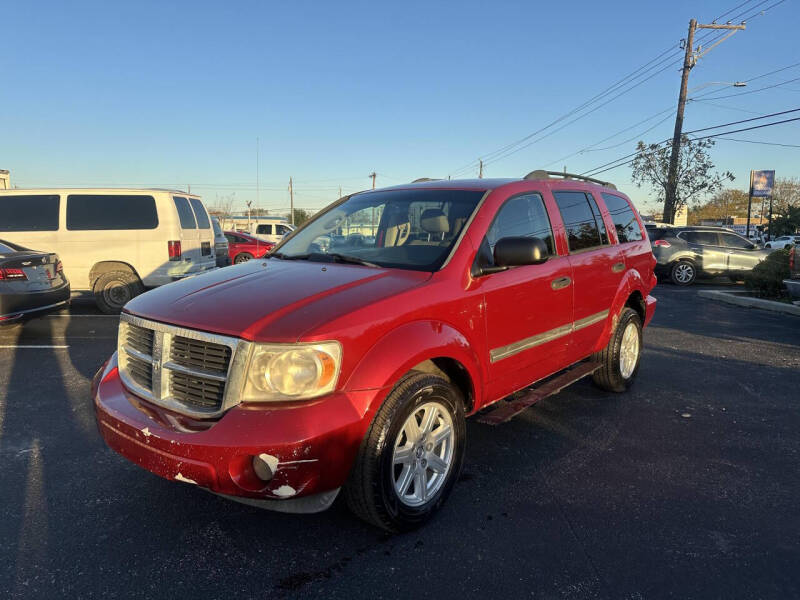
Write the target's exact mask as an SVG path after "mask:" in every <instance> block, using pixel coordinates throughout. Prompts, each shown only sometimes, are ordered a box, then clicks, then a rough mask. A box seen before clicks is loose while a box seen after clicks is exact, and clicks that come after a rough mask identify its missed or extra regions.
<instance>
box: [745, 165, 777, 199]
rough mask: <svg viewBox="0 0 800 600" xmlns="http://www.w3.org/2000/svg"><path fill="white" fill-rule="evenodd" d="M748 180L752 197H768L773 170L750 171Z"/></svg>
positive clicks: (773, 178) (773, 181) (773, 180)
mask: <svg viewBox="0 0 800 600" xmlns="http://www.w3.org/2000/svg"><path fill="white" fill-rule="evenodd" d="M750 182H751V183H750V189H751V190H752V191H751V195H752V196H753V198H768V197H769V196H771V195H772V186H773V184H774V183H775V171H751V172H750Z"/></svg>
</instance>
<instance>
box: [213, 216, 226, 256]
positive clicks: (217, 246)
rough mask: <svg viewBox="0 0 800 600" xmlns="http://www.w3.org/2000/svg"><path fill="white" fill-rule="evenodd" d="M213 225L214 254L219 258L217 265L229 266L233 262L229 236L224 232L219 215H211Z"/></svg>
mask: <svg viewBox="0 0 800 600" xmlns="http://www.w3.org/2000/svg"><path fill="white" fill-rule="evenodd" d="M211 227H212V229H213V230H214V256H215V257H216V259H217V266H218V267H227V266H228V265H229V264H231V257H230V256H229V251H230V247H229V245H228V238H226V237H225V234H224V233H223V232H222V227H220V225H219V219H218V218H217V217H211Z"/></svg>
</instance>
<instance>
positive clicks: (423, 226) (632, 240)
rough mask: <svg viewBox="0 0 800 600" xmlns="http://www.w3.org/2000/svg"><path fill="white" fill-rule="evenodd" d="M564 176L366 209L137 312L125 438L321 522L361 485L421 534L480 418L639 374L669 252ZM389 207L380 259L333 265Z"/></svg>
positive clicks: (120, 426) (627, 211)
mask: <svg viewBox="0 0 800 600" xmlns="http://www.w3.org/2000/svg"><path fill="white" fill-rule="evenodd" d="M550 175H553V177H551V176H550ZM560 175H563V174H561V173H558V174H553V173H546V172H544V171H535V172H533V173H531V174H529V175H528V176H526V177H525V178H523V179H477V180H467V181H428V182H424V183H415V184H408V185H401V186H397V187H393V188H388V189H383V190H370V191H366V192H362V193H358V194H354V195H351V196H349V197H346V198H342V199H341V200H339V201H337V202H335V203H334V204H332V205H330V206H329V207H328V208H326V209H325V210H323V211H322V212H320V213H319V214H317V215H315V216H314V217H313V218H312V219H311V221H309V222H308V223H306V224H304V226H303V227H302V228H301V229H300V230H298V231H297V232H295V234H294V235H292V236H291V237H289V238H287V239H286V240H285V241H284V242H283V243H282V244H280V245H279V246H278V247H276V248H275V250H274V251H273V252H272V253H270V255H269V257H268V259H267V260H266V261H260V260H259V261H250V262H249V263H247V264H245V265H241V266H240V267H239V268H238V269H236V270H230V271H229V270H227V269H224V270H221V271H219V272H218V273H209V274H207V275H202V276H199V277H194V278H192V279H191V280H187V281H182V282H178V283H176V284H174V285H170V286H165V287H163V288H160V289H157V290H153V291H151V292H148V293H146V294H144V295H142V296H140V297H139V298H136V299H135V300H133V301H132V302H130V303H129V304H128V305H127V306H126V307H125V311H124V312H123V315H122V317H121V322H120V330H119V340H118V350H117V352H116V353H114V354H113V356H112V357H111V358H110V359H109V361H108V362H107V363H106V364H105V365H104V366H103V367H102V368H101V369H100V371H99V372H98V374H97V376H96V377H95V378H94V380H93V387H92V394H93V398H94V405H95V409H96V415H97V420H98V425H99V429H100V431H101V433H102V435H103V437H104V439H105V441H106V442H107V444H108V445H109V446H110V447H111V448H113V449H114V450H116V451H117V452H119V453H121V454H122V455H123V456H126V457H127V458H129V459H130V460H132V461H134V462H136V463H137V464H138V465H140V466H142V467H144V468H146V469H149V470H150V471H153V472H154V473H157V474H159V475H161V476H162V477H165V478H167V479H170V480H177V481H182V482H185V483H190V484H193V485H197V486H200V487H202V488H206V489H208V490H211V491H213V492H215V493H217V494H222V495H224V496H227V497H230V498H234V499H237V498H238V499H240V500H242V501H243V502H247V503H251V504H255V505H258V506H263V507H266V508H272V509H275V510H283V511H291V512H316V511H319V510H323V509H325V508H326V507H328V506H330V504H331V503H332V502H333V500H334V499H335V498H336V496H337V494H338V493H339V491H340V489H341V490H342V491H343V493H344V496H345V499H346V500H347V502H348V504H349V505H350V507H351V509H352V510H353V511H354V512H355V513H356V514H357V515H359V516H360V517H362V518H363V519H365V520H367V521H368V522H370V523H373V524H375V525H377V526H379V527H383V528H386V529H389V530H405V529H410V528H413V527H417V526H419V525H421V524H422V523H424V522H425V521H426V520H427V519H429V518H430V517H431V516H432V515H433V514H434V513H435V511H436V510H437V509H438V508H439V507H440V506H442V504H443V502H444V500H445V498H446V497H447V496H448V494H449V493H450V491H451V489H452V488H453V486H454V485H455V483H456V482H457V481H458V478H459V474H460V471H461V467H462V461H463V459H464V443H465V435H466V429H465V421H464V419H465V416H466V415H473V414H475V413H476V412H477V411H481V410H483V409H486V408H487V407H491V409H490V411H489V412H487V413H482V415H481V418H486V419H488V418H489V417H491V416H493V418H494V420H493V421H490V422H500V421H504V420H506V419H507V418H510V417H511V416H513V415H514V414H516V413H517V412H519V411H520V410H522V409H524V406H525V405H526V404H525V403H527V405H529V404H530V403H532V402H533V401H535V400H536V399H538V398H540V397H543V396H546V395H547V394H551V393H555V392H557V391H558V390H559V389H561V388H562V387H564V386H565V385H568V384H569V383H571V382H572V381H576V380H578V379H580V378H581V377H584V376H587V375H589V374H592V375H593V378H594V381H595V383H596V384H597V385H598V386H600V387H601V388H603V389H605V390H610V391H613V392H624V391H625V390H627V389H628V388H629V386H630V385H631V384H632V382H633V381H634V379H635V377H636V373H637V370H638V367H639V360H640V357H641V349H642V328H643V327H645V326H646V325H647V324H648V323H649V322H650V319H651V318H652V316H653V312H654V310H655V306H656V300H655V298H653V297H652V296H650V295H649V294H650V291H651V290H652V289H653V287H654V286H655V283H656V279H655V276H654V275H653V266H654V264H655V260H654V258H653V254H652V253H651V251H650V244H649V242H648V240H647V237H646V235H645V234H644V231H643V227H642V223H641V221H640V219H639V216H638V214H637V212H636V210H635V208H634V207H633V206H632V205H631V203H630V201H629V200H628V198H627V197H626V196H625V195H623V194H621V193H620V192H618V191H617V190H616V188H615V187H613V186H611V185H610V184H607V185H600V184H597V183H592V181H594V180H586V178H582V179H575V178H574V177H577V176H573V178H570V179H564V180H562V179H555V178H554V177H555V176H560ZM373 210H374V211H375V212H376V213H378V214H380V215H381V216H380V222H379V223H378V224H377V227H376V236H375V240H374V243H373V244H372V245H363V246H360V247H352V248H349V249H348V252H347V253H344V252H340V251H339V250H338V249H336V250H335V251H331V252H319V251H314V250H312V247H315V248H317V249H319V248H321V246H320V244H319V243H318V242H317V240H319V238H320V237H325V236H329V235H330V234H331V232H332V231H334V230H336V229H337V228H339V227H341V226H342V224H343V223H347V222H349V221H354V222H356V223H358V222H363V221H364V219H365V216H366V215H371V214H372V213H373ZM565 369H568V370H566V371H564V370H565ZM537 382H538V384H537V386H536V387H534V388H530V386H531V385H532V384H535V383H537ZM520 390H528V391H526V392H525V393H524V394H525V395H523V396H522V398H524V399H525V401H524V402H523V400H522V399H521V398H517V399H516V400H515V401H514V402H507V401H505V400H503V399H504V398H507V397H509V395H510V394H513V393H515V392H518V391H520ZM531 390H532V391H531ZM143 500H146V499H143ZM150 501H153V500H152V499H150Z"/></svg>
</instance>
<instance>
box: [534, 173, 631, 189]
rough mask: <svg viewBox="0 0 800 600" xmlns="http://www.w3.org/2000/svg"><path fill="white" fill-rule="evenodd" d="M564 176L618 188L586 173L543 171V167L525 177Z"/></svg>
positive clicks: (548, 177)
mask: <svg viewBox="0 0 800 600" xmlns="http://www.w3.org/2000/svg"><path fill="white" fill-rule="evenodd" d="M551 176H553V177H562V178H564V179H577V180H578V181H587V182H589V183H597V184H599V185H602V186H605V187H607V188H611V189H612V190H615V189H617V186H615V185H614V184H613V183H611V182H610V181H601V180H600V179H595V178H594V177H586V176H585V175H576V174H575V173H567V172H566V171H543V170H542V169H537V170H536V171H531V172H530V173H528V174H527V175H525V177H523V179H550V177H551Z"/></svg>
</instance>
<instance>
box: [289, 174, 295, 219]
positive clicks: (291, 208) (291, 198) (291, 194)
mask: <svg viewBox="0 0 800 600" xmlns="http://www.w3.org/2000/svg"><path fill="white" fill-rule="evenodd" d="M289 214H290V219H291V222H292V225H294V186H293V185H292V178H291V177H289Z"/></svg>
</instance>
